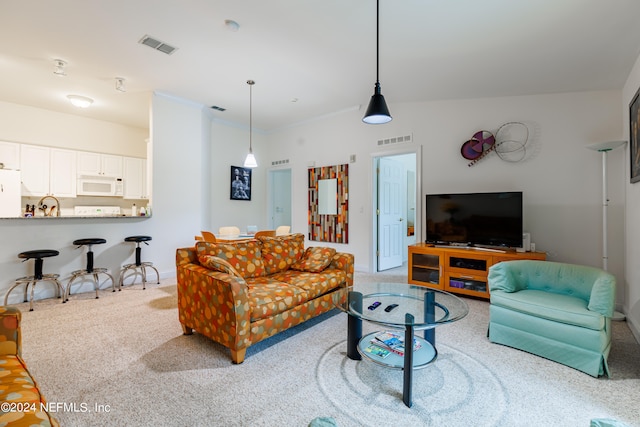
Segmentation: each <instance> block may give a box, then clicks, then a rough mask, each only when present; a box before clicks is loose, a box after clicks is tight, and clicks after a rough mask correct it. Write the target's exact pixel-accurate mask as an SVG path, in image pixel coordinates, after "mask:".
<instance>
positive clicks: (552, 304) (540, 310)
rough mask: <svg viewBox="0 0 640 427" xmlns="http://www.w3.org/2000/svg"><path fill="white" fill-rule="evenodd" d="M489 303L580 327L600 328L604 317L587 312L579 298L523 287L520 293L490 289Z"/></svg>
mask: <svg viewBox="0 0 640 427" xmlns="http://www.w3.org/2000/svg"><path fill="white" fill-rule="evenodd" d="M491 304H492V305H497V306H500V307H505V308H509V309H511V310H515V311H518V312H520V313H525V314H529V315H532V316H536V317H541V318H543V319H548V320H552V321H555V322H560V323H565V324H568V325H574V326H580V327H583V328H589V329H593V330H595V331H599V330H602V329H603V328H604V326H605V320H606V318H605V317H604V316H602V315H601V314H600V313H597V312H595V311H590V310H589V309H588V308H587V303H586V301H584V300H583V299H582V298H578V297H574V296H569V295H560V294H555V293H549V292H545V291H538V290H533V289H525V290H522V291H519V292H504V291H500V290H495V291H493V292H491Z"/></svg>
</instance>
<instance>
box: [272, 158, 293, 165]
mask: <svg viewBox="0 0 640 427" xmlns="http://www.w3.org/2000/svg"><path fill="white" fill-rule="evenodd" d="M287 163H289V159H283V160H274V161H272V162H271V166H279V165H286V164H287Z"/></svg>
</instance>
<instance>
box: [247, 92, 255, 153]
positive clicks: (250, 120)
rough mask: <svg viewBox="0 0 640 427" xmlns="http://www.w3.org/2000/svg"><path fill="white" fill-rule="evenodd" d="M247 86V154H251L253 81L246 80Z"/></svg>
mask: <svg viewBox="0 0 640 427" xmlns="http://www.w3.org/2000/svg"><path fill="white" fill-rule="evenodd" d="M247 84H248V85H249V153H253V141H252V134H253V132H252V129H253V124H252V121H253V120H252V119H253V113H252V111H253V85H254V84H255V82H254V81H253V80H247Z"/></svg>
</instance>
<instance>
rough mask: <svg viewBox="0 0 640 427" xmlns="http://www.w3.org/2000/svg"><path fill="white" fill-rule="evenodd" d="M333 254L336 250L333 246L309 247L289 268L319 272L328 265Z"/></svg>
mask: <svg viewBox="0 0 640 427" xmlns="http://www.w3.org/2000/svg"><path fill="white" fill-rule="evenodd" d="M335 254H336V250H335V249H333V248H325V247H321V246H314V247H310V248H307V249H306V250H305V251H304V254H303V255H302V258H300V259H299V260H298V261H296V262H295V263H294V264H293V265H292V266H291V268H292V269H293V270H298V271H308V272H310V273H319V272H320V271H322V270H324V269H325V268H327V267H329V264H331V260H332V259H333V256H334V255H335Z"/></svg>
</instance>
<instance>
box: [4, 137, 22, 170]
mask: <svg viewBox="0 0 640 427" xmlns="http://www.w3.org/2000/svg"><path fill="white" fill-rule="evenodd" d="M0 163H2V164H4V168H5V169H14V170H17V169H20V144H18V143H17V142H6V141H0Z"/></svg>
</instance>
